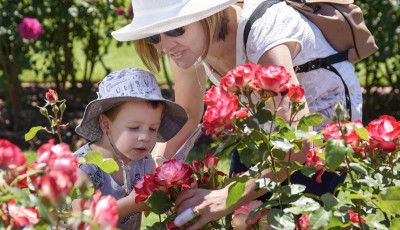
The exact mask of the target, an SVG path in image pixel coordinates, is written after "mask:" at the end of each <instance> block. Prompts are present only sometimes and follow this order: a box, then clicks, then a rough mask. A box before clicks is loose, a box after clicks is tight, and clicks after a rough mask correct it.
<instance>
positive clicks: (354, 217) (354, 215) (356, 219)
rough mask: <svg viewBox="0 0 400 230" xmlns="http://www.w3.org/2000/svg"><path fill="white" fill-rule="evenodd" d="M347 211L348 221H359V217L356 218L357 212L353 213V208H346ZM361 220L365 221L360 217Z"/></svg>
mask: <svg viewBox="0 0 400 230" xmlns="http://www.w3.org/2000/svg"><path fill="white" fill-rule="evenodd" d="M347 212H348V213H349V215H350V222H353V223H358V222H359V221H360V219H359V218H358V214H357V213H355V212H354V211H353V210H351V209H349V210H347ZM361 222H363V223H365V220H364V219H363V218H361Z"/></svg>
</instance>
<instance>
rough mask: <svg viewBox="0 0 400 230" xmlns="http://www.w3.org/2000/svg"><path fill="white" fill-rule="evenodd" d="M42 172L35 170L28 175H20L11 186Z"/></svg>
mask: <svg viewBox="0 0 400 230" xmlns="http://www.w3.org/2000/svg"><path fill="white" fill-rule="evenodd" d="M40 172H42V170H33V171H29V172H28V173H25V174H23V175H18V176H17V177H16V178H15V179H14V180H13V181H12V182H11V184H10V187H13V186H14V185H16V184H18V182H20V181H21V180H22V179H24V178H25V177H28V176H32V175H35V174H36V173H40Z"/></svg>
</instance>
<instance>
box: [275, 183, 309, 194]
mask: <svg viewBox="0 0 400 230" xmlns="http://www.w3.org/2000/svg"><path fill="white" fill-rule="evenodd" d="M305 189H306V186H305V185H301V184H291V185H285V186H282V190H281V191H282V192H283V193H286V194H290V195H295V194H299V193H301V192H303V191H304V190H305Z"/></svg>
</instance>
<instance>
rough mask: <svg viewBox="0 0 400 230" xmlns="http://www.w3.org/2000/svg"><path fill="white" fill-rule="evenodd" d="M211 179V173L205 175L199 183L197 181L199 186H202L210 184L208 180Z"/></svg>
mask: <svg viewBox="0 0 400 230" xmlns="http://www.w3.org/2000/svg"><path fill="white" fill-rule="evenodd" d="M209 179H210V174H209V173H207V172H206V173H204V174H203V176H202V177H201V178H200V180H199V181H197V183H198V184H200V182H201V183H202V184H208V180H209Z"/></svg>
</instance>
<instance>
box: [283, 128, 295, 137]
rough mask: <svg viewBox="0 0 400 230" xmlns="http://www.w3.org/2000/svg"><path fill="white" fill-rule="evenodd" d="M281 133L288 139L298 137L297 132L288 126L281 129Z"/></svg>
mask: <svg viewBox="0 0 400 230" xmlns="http://www.w3.org/2000/svg"><path fill="white" fill-rule="evenodd" d="M280 133H281V134H282V136H283V137H284V138H285V139H287V140H293V139H295V138H296V134H295V133H294V132H293V131H292V130H290V129H288V128H283V129H282V130H281V131H280Z"/></svg>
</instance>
